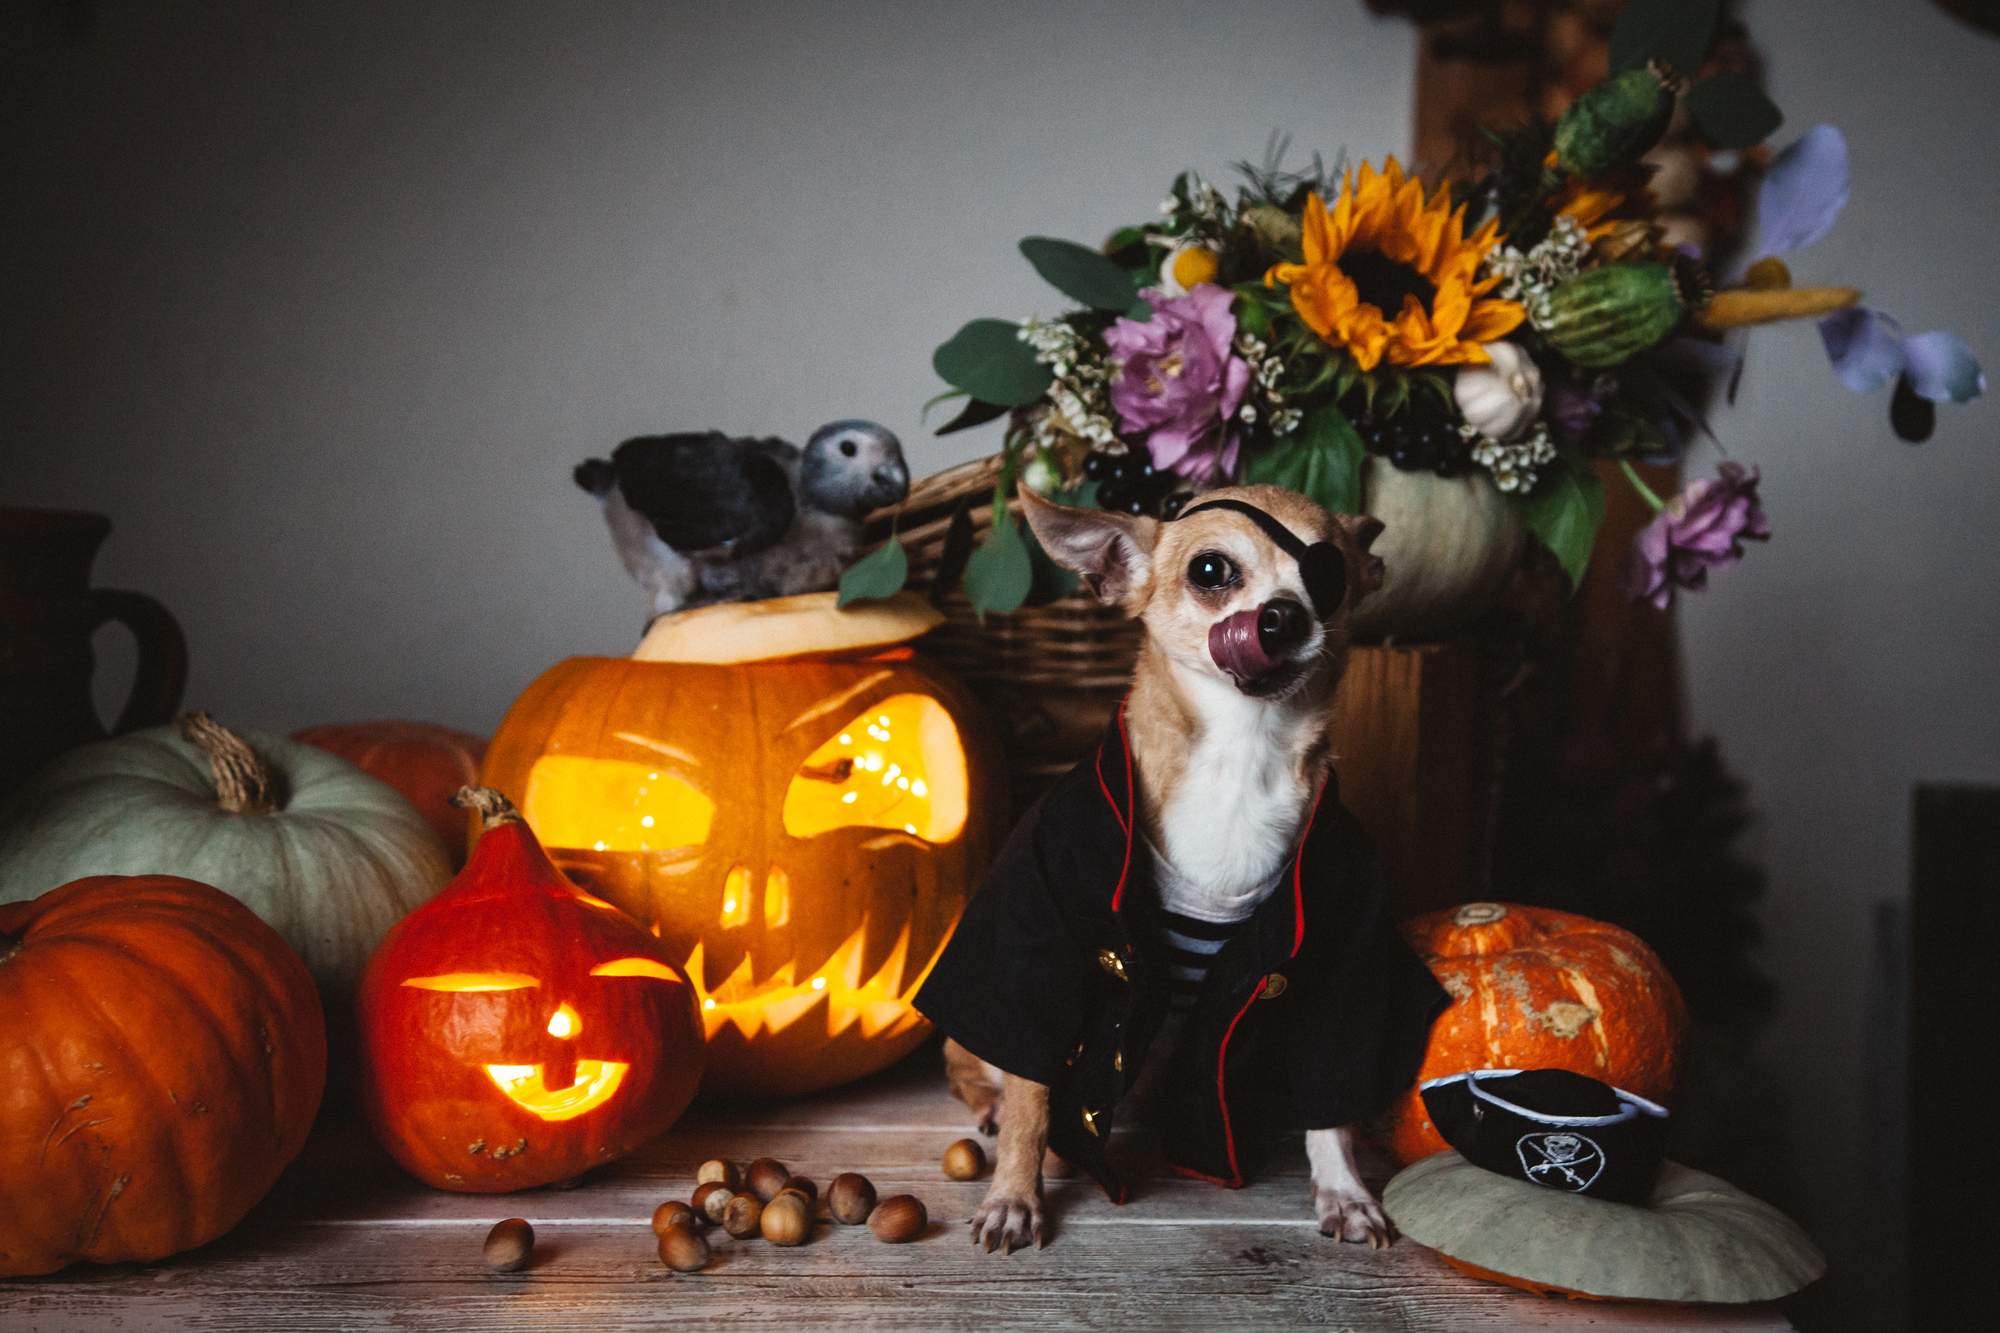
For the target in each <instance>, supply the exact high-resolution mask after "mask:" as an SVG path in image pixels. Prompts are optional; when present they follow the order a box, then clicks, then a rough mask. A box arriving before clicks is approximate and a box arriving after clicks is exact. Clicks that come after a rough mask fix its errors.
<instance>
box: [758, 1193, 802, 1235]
mask: <svg viewBox="0 0 2000 1333" xmlns="http://www.w3.org/2000/svg"><path fill="white" fill-rule="evenodd" d="M758 1226H759V1229H761V1230H762V1231H763V1233H764V1239H765V1240H768V1241H770V1242H771V1243H772V1244H773V1245H803V1244H805V1243H806V1238H807V1237H808V1236H810V1235H812V1204H810V1203H809V1202H807V1200H806V1197H805V1195H803V1194H799V1193H797V1192H796V1191H793V1190H786V1191H785V1192H784V1193H782V1194H780V1195H779V1196H778V1197H777V1198H775V1199H773V1200H771V1202H770V1203H768V1204H766V1205H765V1206H764V1215H763V1216H762V1217H761V1218H759V1219H758Z"/></svg>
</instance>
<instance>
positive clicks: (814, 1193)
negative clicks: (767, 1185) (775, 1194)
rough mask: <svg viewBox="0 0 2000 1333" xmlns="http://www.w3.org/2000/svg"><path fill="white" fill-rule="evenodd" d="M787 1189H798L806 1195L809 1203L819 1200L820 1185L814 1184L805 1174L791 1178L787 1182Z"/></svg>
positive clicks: (782, 1191) (781, 1191)
mask: <svg viewBox="0 0 2000 1333" xmlns="http://www.w3.org/2000/svg"><path fill="white" fill-rule="evenodd" d="M785 1189H788V1190H797V1191H798V1192H799V1193H801V1194H803V1195H805V1196H806V1201H807V1202H808V1203H814V1202H817V1201H818V1200H819V1186H817V1185H815V1184H813V1183H812V1182H811V1181H810V1180H807V1179H806V1178H805V1177H804V1176H793V1177H792V1178H791V1179H790V1180H787V1181H786V1182H785ZM779 1193H780V1194H782V1193H784V1190H780V1191H779Z"/></svg>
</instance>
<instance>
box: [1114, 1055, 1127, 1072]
mask: <svg viewBox="0 0 2000 1333" xmlns="http://www.w3.org/2000/svg"><path fill="white" fill-rule="evenodd" d="M1111 1067H1112V1068H1113V1069H1115V1070H1117V1071H1118V1072H1119V1073H1121V1074H1122V1073H1124V1072H1125V1052H1123V1051H1113V1052H1112V1053H1111Z"/></svg>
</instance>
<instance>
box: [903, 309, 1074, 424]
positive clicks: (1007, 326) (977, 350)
mask: <svg viewBox="0 0 2000 1333" xmlns="http://www.w3.org/2000/svg"><path fill="white" fill-rule="evenodd" d="M1020 333H1021V326H1020V325H1019V324H1015V323H1011V322H1010V321H1008V320H1004V319H975V320H973V321H972V322H971V323H970V324H967V325H966V326H965V327H964V328H962V329H960V330H959V331H958V332H957V333H954V334H953V335H952V336H951V339H950V341H948V342H945V343H943V344H941V345H940V346H939V347H938V349H937V351H935V352H933V353H931V368H932V369H933V370H935V371H937V373H938V377H939V378H940V379H942V380H944V381H945V382H946V383H947V384H951V385H954V386H955V387H957V388H960V389H963V390H965V391H966V392H967V393H969V394H971V395H972V396H973V397H974V398H977V399H979V400H980V401H981V402H985V403H994V404H997V405H998V406H1000V407H1003V408H1005V407H1021V406H1023V405H1025V404H1028V403H1032V402H1034V401H1035V400H1036V399H1037V398H1040V397H1041V396H1042V395H1043V394H1044V393H1046V392H1047V391H1048V387H1049V385H1050V383H1051V382H1052V381H1053V380H1054V379H1055V373H1054V372H1053V371H1051V370H1050V369H1049V368H1048V367H1047V366H1045V365H1043V364H1042V363H1041V362H1039V361H1037V360H1035V349H1034V348H1032V347H1030V346H1028V344H1026V343H1024V342H1022V341H1021V337H1020Z"/></svg>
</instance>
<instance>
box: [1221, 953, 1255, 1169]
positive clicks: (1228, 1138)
mask: <svg viewBox="0 0 2000 1333" xmlns="http://www.w3.org/2000/svg"><path fill="white" fill-rule="evenodd" d="M1261 994H1263V989H1262V987H1259V988H1258V989H1257V990H1256V991H1255V992H1253V993H1252V994H1251V996H1250V998H1249V999H1247V1000H1245V1001H1244V1002H1243V1007H1242V1008H1241V1009H1238V1010H1237V1011H1236V1017H1234V1018H1232V1019H1230V1020H1229V1030H1228V1031H1227V1032H1224V1033H1223V1034H1222V1046H1221V1048H1220V1049H1218V1050H1217V1051H1216V1053H1215V1101H1216V1104H1217V1105H1218V1106H1220V1107H1221V1108H1222V1142H1223V1146H1224V1147H1226V1148H1228V1149H1229V1171H1230V1174H1231V1176H1232V1177H1233V1178H1234V1179H1235V1182H1236V1184H1237V1185H1240V1184H1242V1183H1243V1168H1242V1167H1240V1166H1238V1165H1237V1164H1236V1131H1235V1130H1233V1129H1231V1128H1230V1126H1229V1090H1228V1089H1227V1088H1225V1087H1224V1086H1223V1085H1222V1074H1223V1070H1224V1069H1226V1068H1227V1067H1228V1063H1229V1039H1230V1038H1231V1037H1233V1036H1235V1035H1236V1025H1237V1024H1238V1023H1241V1022H1242V1021H1243V1015H1245V1014H1247V1013H1249V1012H1250V1006H1251V1005H1253V1004H1255V1003H1257V997H1258V996H1259V995H1261ZM1217 1183H1219V1184H1228V1183H1229V1182H1227V1181H1220V1182H1217ZM1231 1188H1232V1189H1233V1188H1235V1186H1234V1185H1232V1186H1231Z"/></svg>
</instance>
